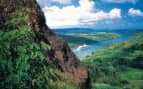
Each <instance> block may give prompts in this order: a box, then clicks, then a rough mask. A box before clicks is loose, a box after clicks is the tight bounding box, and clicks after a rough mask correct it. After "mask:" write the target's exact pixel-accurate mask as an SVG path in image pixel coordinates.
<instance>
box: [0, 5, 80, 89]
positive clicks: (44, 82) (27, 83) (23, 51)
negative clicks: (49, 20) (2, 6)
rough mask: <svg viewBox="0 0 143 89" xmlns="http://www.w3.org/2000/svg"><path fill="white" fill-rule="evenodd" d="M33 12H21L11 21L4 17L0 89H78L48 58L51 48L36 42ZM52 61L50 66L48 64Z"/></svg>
mask: <svg viewBox="0 0 143 89" xmlns="http://www.w3.org/2000/svg"><path fill="white" fill-rule="evenodd" d="M30 11H31V9H30V8H19V9H18V10H16V11H15V12H14V13H13V14H14V15H13V16H12V17H11V18H10V19H8V20H7V19H5V16H4V15H3V13H0V20H3V19H5V21H6V22H5V23H4V22H3V24H0V89H78V87H77V85H76V84H74V82H73V81H72V80H71V79H69V78H68V76H67V75H66V74H64V73H62V72H61V71H60V70H59V69H58V68H57V67H56V66H55V65H53V64H52V62H51V61H50V60H51V59H49V58H48V57H47V52H48V51H50V50H51V46H50V45H49V44H48V43H45V42H44V41H41V42H36V41H35V37H36V36H35V34H34V32H33V30H32V27H30V26H28V25H25V23H27V22H28V21H29V20H30V16H29V15H28V13H30ZM48 59H49V61H50V62H49V64H48V63H47V61H48Z"/></svg>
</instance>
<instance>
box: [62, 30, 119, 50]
mask: <svg viewBox="0 0 143 89" xmlns="http://www.w3.org/2000/svg"><path fill="white" fill-rule="evenodd" d="M61 36H62V37H63V38H64V39H65V40H66V41H67V42H68V43H69V46H70V47H71V48H76V47H78V46H79V45H83V44H93V43H96V42H100V41H105V40H111V39H115V38H119V37H120V35H119V34H117V33H110V32H98V33H95V34H83V33H79V34H77V33H71V34H65V35H61Z"/></svg>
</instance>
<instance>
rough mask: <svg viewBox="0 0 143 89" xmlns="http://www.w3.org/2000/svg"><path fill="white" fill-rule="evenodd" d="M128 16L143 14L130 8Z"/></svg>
mask: <svg viewBox="0 0 143 89" xmlns="http://www.w3.org/2000/svg"><path fill="white" fill-rule="evenodd" d="M128 15H130V16H143V12H142V11H140V10H139V9H134V8H130V9H129V10H128Z"/></svg>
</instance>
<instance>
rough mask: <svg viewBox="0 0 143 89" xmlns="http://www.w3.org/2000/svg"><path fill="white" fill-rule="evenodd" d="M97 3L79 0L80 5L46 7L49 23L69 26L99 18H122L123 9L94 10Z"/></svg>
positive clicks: (91, 21) (52, 25)
mask: <svg viewBox="0 0 143 89" xmlns="http://www.w3.org/2000/svg"><path fill="white" fill-rule="evenodd" d="M94 6H95V3H94V2H93V1H90V0H79V6H77V7H76V6H74V5H68V6H65V7H63V8H59V7H58V6H50V7H48V6H47V7H44V8H43V11H44V14H45V16H46V21H47V25H48V26H50V27H68V26H79V25H87V24H93V23H95V22H98V21H99V20H112V19H117V18H121V17H122V16H121V10H120V9H118V8H114V9H112V10H110V11H109V12H104V11H98V12H94V11H93V10H94Z"/></svg>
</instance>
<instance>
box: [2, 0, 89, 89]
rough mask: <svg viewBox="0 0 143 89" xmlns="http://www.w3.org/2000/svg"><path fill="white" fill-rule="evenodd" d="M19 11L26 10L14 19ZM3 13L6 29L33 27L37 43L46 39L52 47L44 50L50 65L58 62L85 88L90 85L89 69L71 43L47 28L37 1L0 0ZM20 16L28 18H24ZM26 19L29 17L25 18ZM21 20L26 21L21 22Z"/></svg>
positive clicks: (63, 69)
mask: <svg viewBox="0 0 143 89" xmlns="http://www.w3.org/2000/svg"><path fill="white" fill-rule="evenodd" d="M19 10H21V11H22V13H19V14H18V18H19V19H13V18H14V17H15V16H17V14H15V13H18V11H19ZM0 13H1V15H0V17H1V21H0V30H1V31H2V32H9V31H11V30H12V29H19V28H20V27H22V26H25V25H26V26H30V27H31V29H32V31H33V32H34V35H35V37H34V42H36V43H40V42H41V41H43V42H45V43H47V44H49V45H50V46H51V49H50V50H49V51H44V53H45V54H46V58H45V60H46V61H47V64H52V65H55V66H56V68H57V69H58V70H60V71H61V72H62V73H64V74H66V75H68V76H69V79H72V80H73V81H74V82H75V83H76V84H78V85H79V86H80V87H81V88H82V89H84V88H85V89H88V88H90V86H89V82H90V81H89V75H88V70H87V69H86V68H85V67H84V66H83V65H82V64H81V63H80V61H79V60H78V59H77V58H76V56H75V55H74V54H73V53H72V51H71V50H70V48H69V47H68V45H67V43H66V42H65V41H64V40H63V39H62V38H60V37H59V36H57V35H56V34H55V33H53V32H52V31H51V30H50V29H49V28H48V27H47V25H46V24H45V17H44V14H43V12H42V11H41V9H40V7H39V5H38V4H37V2H36V0H0ZM20 17H24V18H21V19H20ZM25 19H29V20H27V21H25ZM7 21H10V22H7ZM21 21H23V22H22V23H21ZM16 22H17V23H16ZM4 23H6V24H4ZM11 23H13V24H11ZM51 23H52V22H51Z"/></svg>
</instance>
